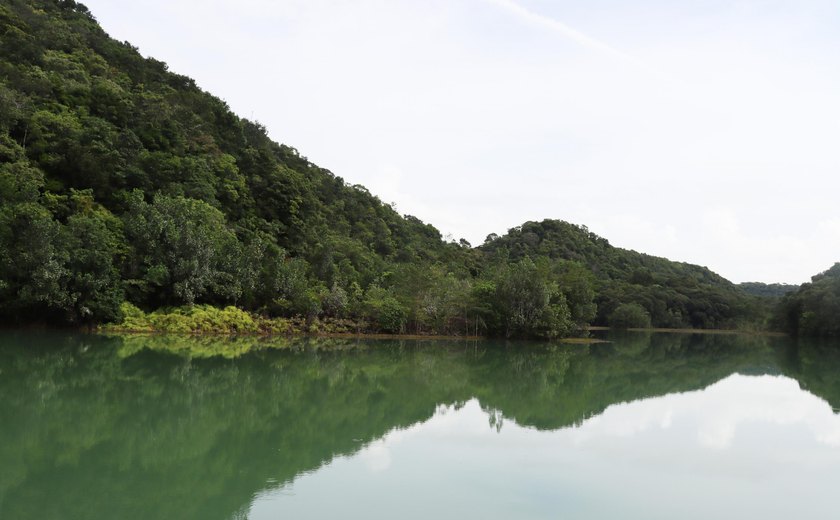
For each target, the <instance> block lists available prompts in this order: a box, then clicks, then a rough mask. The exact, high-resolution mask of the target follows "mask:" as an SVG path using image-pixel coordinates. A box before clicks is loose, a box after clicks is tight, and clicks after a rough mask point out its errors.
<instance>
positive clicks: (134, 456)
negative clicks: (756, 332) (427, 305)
mask: <svg viewBox="0 0 840 520" xmlns="http://www.w3.org/2000/svg"><path fill="white" fill-rule="evenodd" d="M0 341H2V343H3V344H4V348H3V349H2V350H0V392H2V395H3V400H2V402H0V424H2V425H3V426H2V427H0V467H2V468H3V471H2V472H0V517H3V518H6V517H8V518H23V519H28V518H99V517H108V518H227V517H230V516H231V515H232V514H234V512H236V511H238V510H240V509H241V508H242V507H245V506H247V504H248V503H249V501H250V500H251V498H252V497H253V495H254V493H256V492H259V491H260V490H262V489H264V488H266V487H267V486H269V484H267V483H268V482H274V483H277V482H280V483H282V482H287V481H289V480H291V479H294V478H295V477H296V476H298V475H300V474H301V473H302V472H305V471H311V470H313V469H316V468H318V467H320V466H321V465H322V464H324V463H326V462H329V461H330V460H331V459H332V458H333V457H335V456H337V455H345V454H351V453H354V452H355V451H357V450H358V449H359V448H360V447H362V446H363V445H365V444H366V443H367V442H370V441H371V440H374V439H377V438H379V437H381V436H383V435H384V434H385V433H387V432H388V431H390V430H391V429H393V428H402V427H407V426H409V425H411V424H414V423H417V422H420V421H425V420H427V419H428V418H429V417H431V416H432V414H433V413H434V410H435V408H436V406H437V405H438V404H440V403H457V402H463V401H466V400H467V399H470V398H473V397H478V398H479V400H480V402H481V404H482V406H483V407H484V408H485V409H488V410H490V409H492V410H494V411H497V412H498V413H501V414H502V415H503V416H505V417H508V418H513V419H515V420H516V421H517V422H518V423H520V424H522V425H526V426H534V427H538V428H552V429H554V428H560V427H563V426H568V425H571V424H576V423H579V422H580V421H582V420H583V419H585V418H587V417H590V416H592V415H594V414H598V413H600V412H601V411H603V410H604V409H605V408H606V407H607V406H609V405H610V404H613V403H616V402H621V401H630V400H634V399H639V398H642V397H648V396H653V395H662V394H665V393H669V392H681V391H687V390H693V389H698V388H702V387H704V386H706V385H708V384H710V383H712V382H714V381H716V380H718V379H720V378H723V377H725V376H727V375H729V374H731V373H732V372H734V371H751V372H756V371H758V372H761V371H767V370H777V369H776V368H774V367H776V366H777V362H776V359H784V356H780V355H778V353H780V352H781V350H780V349H773V348H771V347H770V346H768V345H767V343H766V341H765V340H755V339H754V340H749V339H744V338H738V337H735V336H702V337H698V336H678V335H672V336H653V337H650V336H645V335H636V336H632V337H629V338H624V339H621V340H618V341H616V342H615V343H613V344H607V345H596V346H589V347H580V346H574V347H569V346H556V345H554V346H552V345H535V344H516V345H507V346H504V345H493V344H488V343H479V344H474V343H471V344H465V343H461V344H453V343H449V344H447V343H430V342H426V343H421V344H418V343H413V342H397V341H389V342H377V343H364V342H356V341H349V342H348V341H339V340H332V341H331V342H330V344H329V345H328V348H327V347H324V345H323V344H322V343H319V342H309V344H308V345H307V346H306V347H305V348H301V347H299V346H297V345H293V344H289V343H288V342H287V343H280V344H277V345H275V346H277V347H279V348H277V349H260V350H253V347H254V346H264V345H253V344H246V343H242V344H238V345H237V346H235V349H236V350H239V351H240V352H247V351H249V350H250V352H249V353H248V354H247V355H242V356H241V357H238V358H235V359H224V358H219V357H214V358H195V357H189V356H187V355H185V354H186V352H187V350H185V349H184V344H185V342H188V341H190V340H185V339H179V341H178V342H176V343H172V340H171V339H163V338H133V339H131V340H129V341H124V340H123V339H121V338H101V337H93V336H75V337H72V338H68V337H58V336H39V337H37V338H36V337H33V335H31V334H27V335H26V336H20V337H17V338H15V337H9V336H4V337H2V338H0ZM138 341H147V342H149V341H150V342H151V343H152V344H154V346H155V348H157V349H161V350H170V351H172V350H174V351H177V352H178V353H179V354H177V355H173V354H166V353H161V352H154V351H150V350H147V349H145V350H144V349H142V348H140V345H139V344H138V343H137V342H138ZM214 341H221V340H206V339H205V340H201V341H199V342H198V343H195V344H194V345H193V347H194V350H195V351H197V352H200V353H202V354H207V353H208V352H212V351H214V350H219V349H220V348H222V347H220V346H219V345H218V344H215V343H213V342H214ZM247 341H253V340H247ZM57 343H59V344H60V346H55V345H56V344H57ZM47 344H49V345H51V346H46V345H47ZM228 347H231V345H227V346H226V347H224V349H225V350H228ZM321 347H324V348H321ZM835 373H836V372H835ZM271 485H276V484H271ZM47 495H48V496H49V499H48V500H46V497H47Z"/></svg>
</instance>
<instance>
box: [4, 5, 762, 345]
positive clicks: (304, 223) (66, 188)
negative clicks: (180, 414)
mask: <svg viewBox="0 0 840 520" xmlns="http://www.w3.org/2000/svg"><path fill="white" fill-rule="evenodd" d="M125 302H128V303H130V304H131V305H134V306H136V307H139V308H140V309H142V310H143V311H146V312H150V311H154V310H156V309H161V308H166V309H170V308H178V307H182V306H192V305H195V304H206V305H212V306H216V307H226V306H236V307H238V308H240V309H244V310H247V311H249V312H250V313H252V314H253V315H258V316H263V317H266V318H268V319H273V318H276V317H286V318H292V317H297V319H301V320H304V321H305V322H307V323H312V322H315V321H316V320H319V322H326V321H328V320H350V321H352V322H353V323H357V324H361V325H360V326H361V327H363V328H364V330H367V331H380V332H397V333H399V332H411V333H421V334H431V333H434V334H485V335H498V336H505V337H514V336H516V337H555V336H562V335H565V334H569V333H571V332H572V331H573V330H575V329H576V328H580V327H582V326H585V325H587V324H592V323H594V324H598V325H616V326H621V327H633V326H649V325H653V326H658V327H696V328H734V327H745V326H746V327H760V326H762V325H763V323H764V321H765V320H766V318H767V316H768V315H769V307H768V305H769V304H767V303H766V301H765V300H762V299H759V298H756V297H753V296H750V295H748V294H747V293H746V292H745V291H743V290H741V289H739V288H738V287H736V286H735V285H733V284H731V283H730V282H728V281H726V280H724V279H723V278H721V277H720V276H717V275H716V274H714V273H712V272H711V271H709V270H708V269H706V268H702V267H698V266H693V265H689V264H683V263H675V262H670V261H668V260H665V259H662V258H655V257H651V256H648V255H642V254H639V253H636V252H633V251H627V250H623V249H619V248H615V247H612V246H610V245H609V243H608V242H607V241H606V240H604V239H603V238H600V237H598V236H596V235H594V234H593V233H590V232H589V231H588V230H587V229H586V228H585V227H578V226H574V225H571V224H568V223H565V222H560V221H550V220H547V221H544V222H540V223H535V222H529V223H526V224H524V225H523V226H521V227H518V228H515V229H512V230H510V231H509V233H508V234H507V235H505V236H502V237H498V236H495V235H491V236H490V237H488V240H487V241H486V243H485V244H484V245H482V246H480V247H477V248H473V247H471V246H470V244H469V243H467V242H466V241H464V240H461V241H459V242H455V241H445V240H443V239H442V237H441V234H440V232H439V231H438V230H437V229H435V228H434V227H433V226H431V225H428V224H425V223H423V222H422V221H420V220H419V219H417V218H416V217H413V216H410V215H405V216H402V215H400V214H399V213H397V212H396V211H395V209H394V208H393V207H392V206H390V205H387V204H383V203H382V202H381V201H380V200H379V199H378V198H377V197H375V196H373V195H371V194H370V193H369V192H368V191H367V190H366V189H365V188H364V187H361V186H358V185H350V184H348V183H346V182H344V181H343V180H342V179H341V178H340V177H337V176H335V175H333V174H332V173H331V172H329V171H328V170H325V169H323V168H319V167H318V166H316V165H314V164H312V163H311V162H309V161H308V160H307V159H306V158H305V157H303V156H301V155H300V154H299V153H298V152H297V151H296V150H295V149H294V148H290V147H288V146H285V145H279V144H277V143H274V142H272V141H271V140H270V139H269V138H268V136H267V135H266V132H265V129H264V128H263V127H262V126H261V125H259V124H258V123H256V122H252V121H248V120H245V119H242V118H239V117H237V116H236V115H235V114H233V113H232V112H231V111H230V109H229V107H228V106H227V105H226V104H225V103H224V102H223V101H222V100H220V99H218V98H216V97H214V96H212V95H210V94H208V93H206V92H203V91H202V90H201V89H200V88H198V86H196V84H195V82H194V81H193V80H191V79H190V78H186V77H184V76H180V75H177V74H173V73H172V72H169V71H168V70H167V67H166V65H165V64H164V63H162V62H160V61H157V60H155V59H151V58H149V59H147V58H143V57H142V56H141V55H140V54H139V53H138V52H137V50H136V49H135V48H133V47H132V46H131V45H130V44H128V43H121V42H117V41H115V40H113V39H111V38H109V37H108V35H107V34H105V32H104V31H103V30H102V29H101V28H100V27H99V25H98V24H97V23H96V20H95V19H94V18H93V16H92V15H91V14H90V13H89V12H88V10H87V8H85V7H84V6H83V5H81V4H78V3H76V2H74V1H73V0H60V1H57V0H10V1H7V2H4V3H3V4H2V5H0V322H2V323H6V324H23V323H33V322H40V323H45V324H51V325H55V324H66V325H71V326H78V325H96V324H100V323H104V322H120V321H121V320H122V319H123V318H124V313H123V309H125V308H129V307H125V306H124V305H123V303H125ZM179 313H180V314H185V313H183V312H180V311H176V312H175V313H174V314H179ZM170 314H172V313H170ZM186 314H188V313H186Z"/></svg>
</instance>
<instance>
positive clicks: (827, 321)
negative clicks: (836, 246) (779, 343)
mask: <svg viewBox="0 0 840 520" xmlns="http://www.w3.org/2000/svg"><path fill="white" fill-rule="evenodd" d="M775 325H776V327H777V328H779V329H780V330H786V331H787V332H790V333H791V334H795V335H801V336H826V337H835V338H836V337H840V263H836V264H834V265H833V266H832V267H831V268H830V269H828V270H826V271H824V272H822V273H820V274H817V275H815V276H813V277H811V283H806V284H803V285H802V287H800V288H799V290H797V291H796V292H792V293H789V294H787V295H786V296H785V297H784V299H783V300H782V302H781V304H780V305H779V306H778V307H777V309H776V315H775Z"/></svg>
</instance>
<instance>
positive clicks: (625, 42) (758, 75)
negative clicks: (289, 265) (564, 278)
mask: <svg viewBox="0 0 840 520" xmlns="http://www.w3.org/2000/svg"><path fill="white" fill-rule="evenodd" d="M84 3H85V4H86V5H87V6H88V7H89V8H90V9H91V11H92V12H93V14H94V16H95V17H96V18H97V20H99V22H100V23H101V24H102V26H103V27H104V29H105V30H106V31H107V32H108V33H109V34H110V35H111V36H112V37H114V38H116V39H118V40H127V41H129V42H131V43H132V44H133V45H135V46H136V47H138V48H139V50H140V52H141V53H142V54H143V55H145V56H152V57H155V58H156V59H158V60H161V61H164V62H166V63H167V64H168V65H169V67H170V70H172V71H174V72H177V73H179V74H183V75H186V76H190V77H192V78H194V79H195V80H196V81H197V83H198V84H199V86H201V88H203V89H204V90H207V91H209V92H211V93H212V94H214V95H216V96H218V97H219V98H221V99H224V100H225V101H226V102H227V103H228V104H229V105H230V107H231V108H232V109H233V110H234V111H235V112H236V113H237V114H239V115H240V116H242V117H246V118H248V119H252V120H257V121H259V122H260V123H262V124H263V125H265V126H266V128H267V129H268V131H269V134H270V136H271V137H272V138H273V139H274V140H276V141H279V142H282V143H285V144H288V145H290V146H293V147H295V148H296V149H298V150H299V151H300V153H301V154H302V155H304V156H306V157H308V158H309V160H310V161H312V162H314V163H315V164H318V165H319V166H322V167H324V168H327V169H329V170H330V171H332V172H333V173H335V174H336V175H338V176H340V177H342V178H344V179H345V181H347V182H348V183H350V184H362V185H364V186H366V187H367V188H368V189H369V190H370V191H371V192H372V193H373V194H375V195H377V196H378V197H379V198H380V199H382V201H383V202H385V203H389V204H390V203H393V204H395V206H396V208H397V210H398V211H399V212H400V213H403V214H411V215H414V216H416V217H418V218H420V219H422V220H424V221H426V222H429V223H431V224H433V225H435V226H436V227H437V228H438V229H440V230H441V232H442V233H443V234H444V235H445V236H448V237H450V238H452V239H455V240H458V239H460V238H466V239H467V240H468V241H469V242H471V243H472V244H473V245H478V244H481V243H483V242H484V240H485V237H486V236H487V235H488V234H490V233H497V234H504V233H505V232H506V231H507V230H508V229H510V228H512V227H515V226H518V225H520V224H522V223H524V222H526V221H529V220H542V219H546V218H552V219H560V220H566V221H569V222H572V223H575V224H581V225H586V226H587V227H588V228H589V229H590V231H593V232H595V233H597V234H598V235H601V236H603V237H605V238H607V239H608V240H609V241H610V243H611V244H613V245H615V246H619V247H624V248H628V249H634V250H636V251H640V252H645V253H649V254H653V255H657V256H664V257H667V258H670V259H672V260H679V261H686V262H691V263H695V264H700V265H704V266H707V267H709V268H710V269H712V270H714V271H716V272H718V273H720V274H721V275H723V276H725V277H727V278H729V279H730V280H732V281H735V282H743V281H763V282H784V283H797V284H798V283H802V282H805V281H808V279H809V278H810V276H812V275H813V274H816V273H818V272H821V271H824V270H825V269H827V268H829V267H830V266H831V265H832V264H833V263H834V262H836V261H840V205H839V204H838V199H840V197H838V195H840V3H838V2H836V1H834V0H797V1H795V2H794V1H777V0H764V1H757V0H756V1H750V0H745V1H728V2H727V1H722V0H702V1H701V0H695V1H693V2H672V1H665V0H638V1H635V2H626V1H619V0H587V1H585V2H584V1H576V2H572V1H569V0H555V1H548V0H423V1H420V0H413V1H408V0H354V1H347V0H236V1H233V0H204V1H200V2H199V1H194V0H178V1H172V0H147V1H144V2H136V1H131V2H130V1H127V0H86V1H84Z"/></svg>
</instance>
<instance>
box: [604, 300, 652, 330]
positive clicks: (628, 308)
mask: <svg viewBox="0 0 840 520" xmlns="http://www.w3.org/2000/svg"><path fill="white" fill-rule="evenodd" d="M609 323H610V327H613V328H616V329H645V328H649V327H650V314H648V312H647V311H646V310H645V308H644V307H642V306H641V305H639V304H638V303H623V304H621V305H619V306H618V307H617V308H616V309H615V310H614V311H613V312H612V314H610V322H609Z"/></svg>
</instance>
